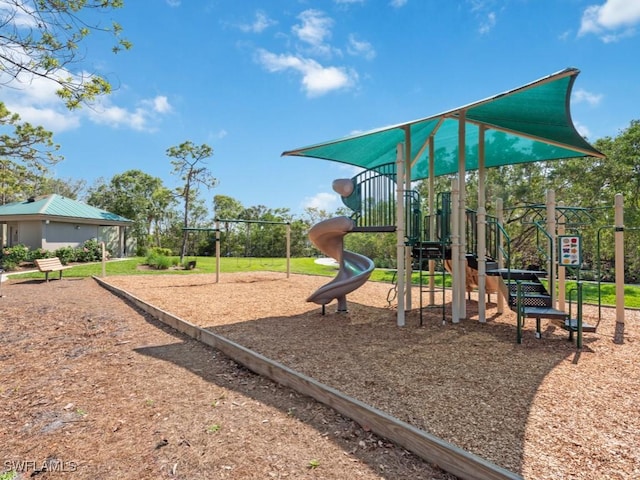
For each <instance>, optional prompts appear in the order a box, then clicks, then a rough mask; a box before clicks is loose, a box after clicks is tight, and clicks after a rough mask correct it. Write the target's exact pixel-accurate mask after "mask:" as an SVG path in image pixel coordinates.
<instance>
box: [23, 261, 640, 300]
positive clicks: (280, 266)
mask: <svg viewBox="0 0 640 480" xmlns="http://www.w3.org/2000/svg"><path fill="white" fill-rule="evenodd" d="M185 260H196V268H195V269H194V270H183V269H168V270H153V269H148V268H141V265H142V264H143V263H144V261H145V259H144V258H143V257H134V258H129V259H126V260H113V261H110V262H107V264H106V265H105V267H106V274H107V276H110V275H194V274H199V273H215V271H216V259H215V258H213V257H185ZM314 260H315V259H314V258H292V259H291V261H290V265H291V273H300V274H304V275H321V276H327V277H334V276H335V275H336V274H337V272H338V270H337V268H336V267H332V266H327V265H320V264H317V263H315V261H314ZM286 269H287V267H286V259H284V258H229V257H223V258H221V259H220V273H221V274H224V273H232V272H259V271H272V272H286ZM53 275H54V278H55V274H53ZM94 275H95V276H101V275H102V264H101V263H92V264H82V265H74V266H73V267H72V268H70V269H68V270H65V271H64V272H63V276H64V277H91V276H94ZM11 278H35V279H43V278H44V274H42V273H40V272H34V273H24V274H19V275H12V277H11ZM371 280H372V281H375V282H386V283H392V282H395V281H396V275H395V270H389V269H375V270H374V271H373V273H372V274H371ZM412 281H413V283H414V284H418V283H419V282H420V276H419V274H418V273H416V272H414V273H413V277H412ZM435 281H436V285H437V286H440V285H442V276H441V275H439V274H438V275H436V277H435ZM444 281H445V286H447V287H450V286H451V276H450V275H449V274H446V275H445V276H444ZM423 282H425V283H426V282H428V278H426V277H425V278H424V279H423ZM575 284H576V282H575V281H567V285H566V292H567V299H569V295H570V292H571V290H572V289H574V288H575ZM600 292H601V301H602V305H615V303H616V295H615V285H614V284H611V283H603V284H601V289H600ZM582 294H583V300H584V302H585V303H591V304H596V305H597V304H598V286H597V284H596V283H593V282H584V283H583V290H582ZM572 295H573V297H572V298H573V299H574V301H575V298H576V296H575V295H576V294H575V293H573V294H572ZM624 303H625V307H628V308H640V287H635V286H630V285H626V286H625V289H624Z"/></svg>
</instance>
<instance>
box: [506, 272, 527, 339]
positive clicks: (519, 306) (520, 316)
mask: <svg viewBox="0 0 640 480" xmlns="http://www.w3.org/2000/svg"><path fill="white" fill-rule="evenodd" d="M509 288H511V287H509ZM516 312H517V322H518V329H517V334H516V341H517V342H518V343H522V325H523V323H524V318H523V316H524V315H523V313H524V312H523V311H522V281H521V280H518V282H517V284H516Z"/></svg>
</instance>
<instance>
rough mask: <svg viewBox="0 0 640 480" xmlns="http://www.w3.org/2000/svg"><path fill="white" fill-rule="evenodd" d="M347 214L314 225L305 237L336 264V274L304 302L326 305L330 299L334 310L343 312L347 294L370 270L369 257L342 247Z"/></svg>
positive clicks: (349, 227) (348, 228)
mask: <svg viewBox="0 0 640 480" xmlns="http://www.w3.org/2000/svg"><path fill="white" fill-rule="evenodd" d="M353 226H354V223H353V220H351V219H350V218H349V217H335V218H330V219H328V220H324V221H322V222H320V223H317V224H316V225H314V226H313V227H312V228H311V230H310V231H309V239H310V240H311V241H312V242H313V244H314V245H315V246H316V247H317V248H318V249H319V250H320V251H321V252H322V253H324V254H325V255H326V256H328V257H332V258H334V259H335V260H336V261H337V262H338V263H339V264H340V268H339V270H338V275H336V277H335V278H334V279H333V280H332V281H330V282H329V283H327V284H326V285H323V286H322V287H320V288H319V289H318V290H316V291H315V292H314V293H313V294H311V295H310V296H309V298H307V302H314V303H317V304H318V305H323V306H324V305H326V304H327V303H330V302H331V301H332V300H333V299H336V300H337V301H338V312H346V311H347V294H348V293H351V292H353V291H354V290H356V289H357V288H359V287H361V286H362V285H363V284H364V283H365V282H366V281H367V280H369V277H370V276H371V272H373V268H374V264H373V260H371V259H370V258H367V257H365V256H364V255H360V254H358V253H354V252H350V251H348V250H345V249H344V236H345V235H346V234H347V233H349V232H350V231H351V230H353Z"/></svg>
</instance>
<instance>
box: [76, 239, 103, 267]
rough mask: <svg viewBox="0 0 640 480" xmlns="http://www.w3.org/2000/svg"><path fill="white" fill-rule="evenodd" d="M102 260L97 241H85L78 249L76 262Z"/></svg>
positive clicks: (100, 247) (100, 249)
mask: <svg viewBox="0 0 640 480" xmlns="http://www.w3.org/2000/svg"><path fill="white" fill-rule="evenodd" d="M100 260H102V245H100V244H99V243H98V241H97V240H95V239H91V240H87V241H86V242H84V243H83V244H82V246H81V247H78V249H77V252H76V261H78V262H98V261H100Z"/></svg>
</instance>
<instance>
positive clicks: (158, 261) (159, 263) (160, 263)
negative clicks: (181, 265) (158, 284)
mask: <svg viewBox="0 0 640 480" xmlns="http://www.w3.org/2000/svg"><path fill="white" fill-rule="evenodd" d="M146 261H147V265H149V266H150V267H151V268H155V269H157V270H167V269H168V268H169V267H171V266H173V265H175V264H177V260H174V259H172V258H171V257H167V256H166V255H158V254H154V253H152V254H150V255H149V256H147V260H146Z"/></svg>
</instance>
